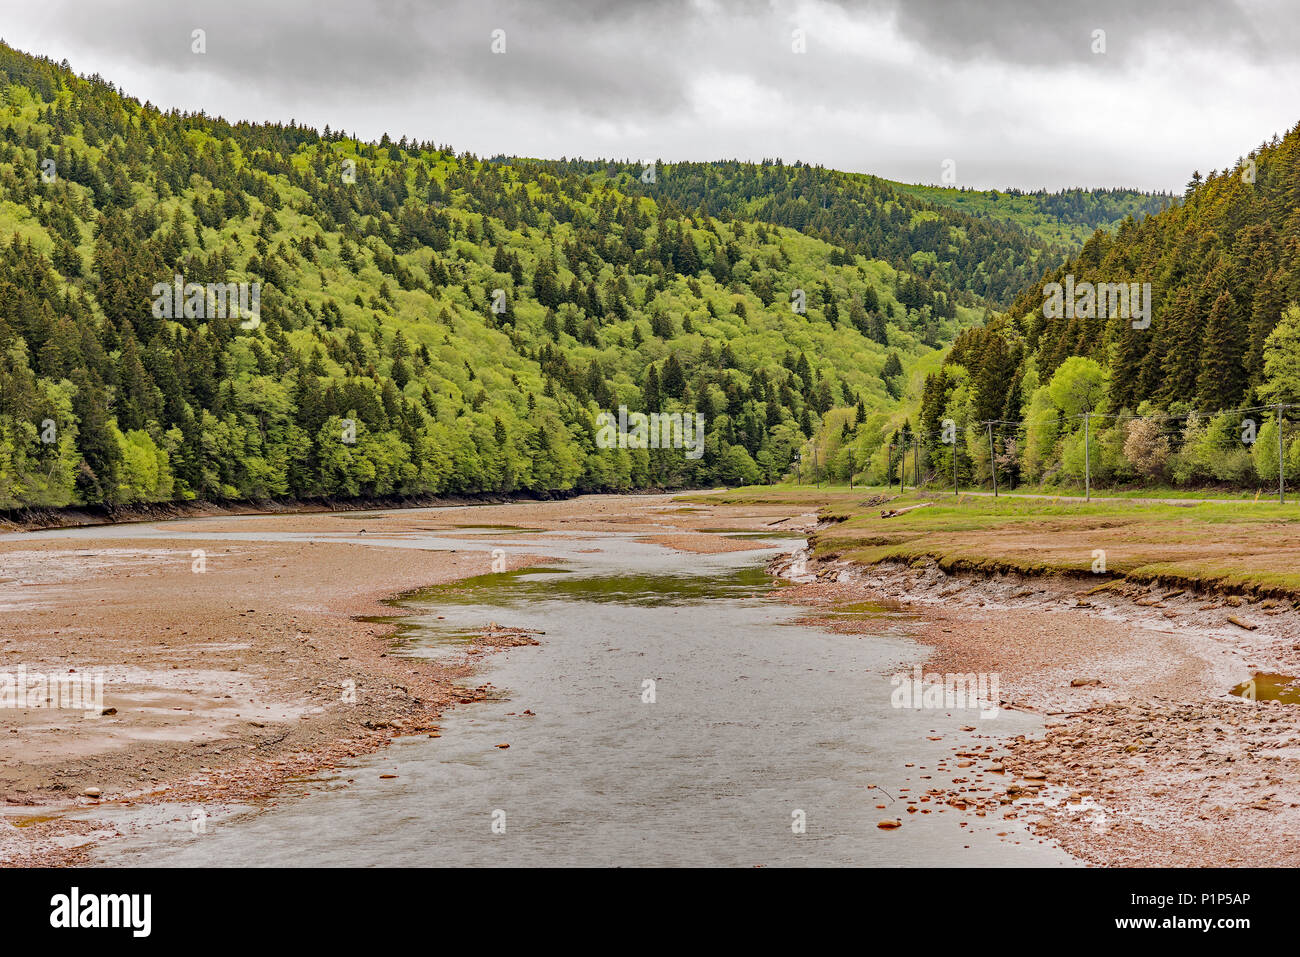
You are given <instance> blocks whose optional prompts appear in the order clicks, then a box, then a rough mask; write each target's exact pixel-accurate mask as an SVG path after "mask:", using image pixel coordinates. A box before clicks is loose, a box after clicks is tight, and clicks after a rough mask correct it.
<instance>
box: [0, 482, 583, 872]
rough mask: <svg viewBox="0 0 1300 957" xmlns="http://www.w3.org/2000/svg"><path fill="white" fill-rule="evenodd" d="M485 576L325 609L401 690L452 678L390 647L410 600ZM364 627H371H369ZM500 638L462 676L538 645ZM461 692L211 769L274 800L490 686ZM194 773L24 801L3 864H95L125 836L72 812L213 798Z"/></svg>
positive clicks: (534, 561) (515, 565)
mask: <svg viewBox="0 0 1300 957" xmlns="http://www.w3.org/2000/svg"><path fill="white" fill-rule="evenodd" d="M488 504H500V503H488ZM237 514H270V513H237ZM557 561H561V559H557V558H555V557H553V556H547V555H540V554H530V555H517V556H512V559H511V561H510V564H509V568H508V570H509V571H516V570H519V569H523V568H530V567H536V566H538V565H546V564H550V563H552V562H557ZM480 574H482V573H481V572H480V571H475V570H466V571H465V573H464V574H460V575H456V576H454V577H452V578H450V579H446V580H443V581H426V582H423V583H420V584H416V585H411V586H407V587H403V588H400V589H398V590H396V591H393V592H391V593H387V594H385V595H382V596H374V595H367V594H366V593H365V589H364V588H363V587H361V586H358V588H357V589H356V590H355V591H353V592H350V593H348V594H344V595H340V596H339V597H338V598H337V600H336V601H335V602H333V603H332V604H331V605H329V606H327V609H326V610H327V611H329V612H330V613H332V614H336V615H338V616H339V617H340V618H342V619H346V620H347V621H348V622H349V625H350V627H351V630H352V631H353V634H352V635H351V639H350V640H351V641H352V642H353V643H355V644H356V645H368V646H370V649H371V650H378V651H379V654H378V655H377V659H376V660H377V661H379V662H382V665H380V667H381V668H382V669H383V670H384V671H385V672H386V674H385V675H384V677H386V678H387V679H389V680H390V681H392V682H393V687H402V686H401V685H400V684H399V682H400V681H409V677H410V675H411V674H412V669H420V670H422V671H425V672H427V674H426V675H425V677H428V678H430V679H435V680H436V679H441V678H443V677H445V676H443V675H439V674H436V673H435V672H437V671H438V670H439V669H441V668H443V667H444V666H443V665H442V663H440V662H437V661H434V660H429V659H423V658H418V657H408V656H400V655H392V654H390V653H389V652H391V650H392V644H393V640H394V639H395V638H396V637H399V633H400V632H401V630H402V629H403V628H404V627H407V619H408V618H410V617H411V616H413V615H415V614H417V613H418V612H417V609H415V608H414V607H410V606H409V605H408V604H407V603H408V602H410V601H411V600H413V599H416V598H418V597H419V596H420V595H421V594H422V593H424V592H426V591H428V590H429V589H430V588H436V587H439V586H442V585H449V584H453V583H456V582H462V581H467V580H469V579H471V578H474V577H477V576H478V575H480ZM356 601H368V602H370V603H372V604H376V605H379V606H382V607H383V608H384V612H383V614H381V615H373V614H348V613H347V612H346V611H344V610H343V609H344V608H346V606H348V605H350V604H352V603H354V602H356ZM362 626H365V628H364V630H363V628H362ZM505 631H506V632H510V633H513V632H515V629H505ZM499 638H500V635H499V634H497V633H493V634H492V635H489V634H488V633H485V634H484V635H483V636H482V639H483V640H480V641H475V642H472V643H471V645H470V648H471V649H473V650H472V652H471V654H472V655H473V656H474V657H473V666H472V668H470V669H468V670H466V671H464V672H463V673H462V674H460V675H459V676H457V677H459V678H471V677H473V676H475V675H477V674H478V673H479V672H481V671H482V669H483V667H484V666H485V665H486V663H487V661H488V660H489V659H490V657H491V655H492V654H493V653H495V652H499V651H503V650H505V649H506V648H508V647H514V646H515V645H516V644H534V645H535V644H538V643H539V642H537V641H536V640H535V639H529V640H523V641H519V642H509V641H506V642H503V641H500V640H494V639H499ZM372 666H374V663H372ZM458 692H459V697H457V698H454V699H451V700H446V701H429V702H418V701H417V703H416V704H417V706H416V707H415V708H414V709H409V710H408V711H406V712H405V713H400V714H399V713H396V712H397V711H398V710H400V708H401V706H402V705H403V704H406V703H407V702H397V703H395V704H394V703H392V702H388V704H390V705H392V708H391V710H392V711H393V713H389V714H387V715H386V716H381V717H377V718H376V717H374V716H372V717H367V718H362V719H360V721H359V723H357V724H353V725H351V726H349V729H348V731H347V735H346V736H344V735H343V734H342V733H340V734H338V735H336V736H335V737H333V738H331V739H330V740H328V741H326V742H324V743H322V744H320V745H317V746H316V747H313V748H310V749H307V750H302V751H296V752H294V753H293V754H292V757H290V758H286V757H285V753H284V751H282V750H278V749H277V750H272V751H270V752H269V753H264V754H258V755H257V756H256V757H254V758H252V759H242V760H239V759H237V760H234V761H229V762H222V761H220V760H214V761H213V762H212V764H213V767H212V769H211V773H213V774H216V775H224V776H225V777H227V778H230V777H233V778H235V779H236V780H235V782H234V783H233V784H230V785H226V784H223V785H222V786H221V787H222V791H221V800H222V802H224V803H226V804H229V805H241V804H248V803H252V802H257V801H263V800H267V799H271V798H274V797H276V796H277V795H279V794H280V793H281V792H282V791H283V790H284V789H285V788H287V787H288V786H289V785H291V784H292V783H294V781H295V779H298V778H301V777H303V776H305V775H312V774H316V773H319V772H321V771H327V770H333V769H335V768H336V767H337V766H338V765H339V764H340V763H341V762H342V761H346V760H349V759H355V758H362V757H366V756H368V755H373V754H376V753H378V752H380V751H383V750H384V749H386V748H387V747H388V746H389V745H390V744H392V742H393V741H394V740H396V739H397V738H401V737H405V736H410V735H415V734H429V735H430V736H432V737H436V736H438V734H439V728H438V726H437V722H439V721H441V720H442V719H443V717H444V716H445V715H446V713H447V712H448V711H450V710H451V709H452V708H454V707H455V706H456V705H458V704H468V703H472V702H475V701H479V700H483V699H484V698H485V697H486V696H487V691H486V690H485V687H484V686H479V687H476V688H470V687H464V688H463V689H458ZM235 740H239V739H235ZM285 750H289V749H285ZM239 757H240V758H242V756H239ZM194 777H195V775H194V774H193V773H190V772H186V771H184V770H183V769H175V770H172V771H170V772H166V771H165V772H163V777H162V778H161V781H160V783H159V784H158V785H156V786H154V787H152V788H151V789H149V790H147V791H139V792H126V793H123V794H121V795H120V796H118V797H116V798H114V799H113V800H111V801H104V802H103V803H102V804H101V803H100V802H99V801H98V800H94V801H92V802H91V803H86V801H85V799H84V798H78V797H76V796H73V797H69V798H67V799H64V800H47V801H45V802H41V803H34V804H31V805H22V806H21V810H22V814H21V818H30V819H31V820H32V821H34V822H36V823H35V824H34V826H30V827H28V826H24V825H23V824H21V823H20V824H19V825H18V828H19V829H20V830H22V831H24V832H25V833H24V834H22V835H21V836H22V837H25V838H27V839H28V843H30V844H31V845H33V846H31V847H29V848H22V847H21V846H18V847H14V848H13V849H11V850H6V851H0V868H26V867H85V866H90V865H92V864H93V861H92V858H91V854H92V852H93V851H94V849H95V848H96V847H98V846H99V845H100V844H103V843H105V842H106V841H109V840H112V839H113V838H114V837H117V836H120V834H119V833H118V832H116V830H115V829H114V828H112V826H111V825H104V826H97V822H95V821H94V819H93V818H90V819H77V820H72V819H70V818H67V817H66V815H67V813H68V812H70V811H75V810H93V809H94V808H96V807H104V806H117V807H138V806H141V805H151V804H154V805H156V804H174V803H200V804H201V803H211V802H212V800H213V798H212V794H211V791H212V785H211V784H209V783H207V782H203V781H200V782H196V781H195V780H194ZM21 818H20V820H21ZM8 820H9V819H8V818H0V821H8ZM76 833H81V834H88V835H93V836H92V838H91V839H90V840H89V841H86V842H85V843H79V844H76V845H74V846H67V845H66V843H65V844H62V845H61V844H60V843H59V842H57V841H56V840H51V838H57V837H59V836H65V835H67V834H76Z"/></svg>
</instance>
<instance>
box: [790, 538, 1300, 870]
mask: <svg viewBox="0 0 1300 957" xmlns="http://www.w3.org/2000/svg"><path fill="white" fill-rule="evenodd" d="M771 570H772V571H774V573H777V574H782V575H784V576H785V577H788V578H790V579H792V580H793V581H795V582H798V584H797V586H796V587H794V588H791V589H789V590H787V591H786V592H785V593H784V597H785V598H786V599H787V600H790V601H793V602H796V603H801V604H807V605H810V606H813V608H814V609H816V610H814V611H812V612H811V614H810V616H809V620H810V621H812V622H815V623H817V624H820V625H822V626H823V627H827V628H830V629H832V630H837V631H850V632H851V631H855V630H860V629H861V628H862V627H863V623H861V622H854V621H852V620H846V619H845V618H844V617H843V616H841V615H836V614H828V613H827V611H829V610H831V609H834V608H835V607H837V606H842V605H845V604H852V603H855V602H862V601H881V602H886V603H891V604H892V605H894V606H895V607H898V608H901V609H906V610H908V611H910V612H912V613H914V614H916V615H917V616H918V617H919V620H920V622H919V626H918V627H917V629H916V630H915V635H914V636H915V637H916V638H917V639H918V640H920V641H922V642H923V643H925V644H927V645H929V646H930V648H931V654H930V657H929V659H928V660H927V662H926V663H925V666H924V671H925V672H926V673H927V674H928V675H932V676H934V677H942V676H945V675H951V674H957V675H965V674H972V673H982V674H990V673H991V674H996V675H997V676H998V677H999V679H1000V698H1001V706H1002V707H1004V708H1015V709H1019V710H1025V711H1030V712H1033V713H1036V714H1039V715H1041V716H1042V717H1043V719H1044V721H1045V730H1044V734H1042V735H1036V736H1032V737H1025V736H1019V737H1016V738H1014V739H1011V740H1006V741H1002V742H999V743H998V744H997V745H996V746H976V745H974V744H973V743H972V744H967V745H964V746H957V747H955V748H954V750H955V751H956V754H955V755H954V767H957V768H961V769H962V772H961V775H960V776H954V778H953V782H954V783H953V785H952V786H947V787H938V788H935V789H934V793H933V794H932V795H930V799H931V800H934V801H938V802H942V803H945V804H951V805H954V806H958V807H962V808H964V809H968V810H971V811H973V812H974V813H978V814H980V815H981V816H984V815H1000V816H1002V817H1004V818H1008V819H1013V820H1014V819H1020V820H1028V821H1029V822H1030V823H1031V826H1032V827H1033V829H1034V831H1035V832H1036V833H1037V834H1039V835H1041V836H1044V837H1047V838H1050V839H1053V840H1055V841H1057V842H1059V843H1060V845H1061V846H1062V847H1063V848H1064V849H1065V850H1066V851H1068V852H1069V853H1071V854H1072V855H1074V856H1075V857H1077V858H1079V859H1080V860H1082V861H1085V862H1088V863H1091V864H1096V865H1105V866H1179V867H1188V866H1295V865H1296V864H1298V863H1300V706H1297V705H1294V704H1284V703H1281V702H1278V701H1269V700H1262V699H1263V698H1265V697H1266V696H1267V695H1268V693H1269V691H1270V689H1269V688H1268V687H1267V686H1266V685H1265V684H1264V682H1263V681H1261V682H1259V683H1258V690H1257V692H1256V698H1255V699H1254V700H1251V699H1249V698H1248V697H1242V696H1240V694H1233V693H1232V691H1233V690H1234V689H1238V690H1241V686H1242V685H1243V683H1245V682H1248V681H1250V680H1251V679H1252V678H1253V676H1254V675H1256V674H1258V673H1266V674H1280V675H1295V674H1300V614H1297V613H1296V611H1295V609H1294V608H1293V607H1292V606H1291V605H1290V603H1283V602H1278V601H1274V600H1272V599H1269V598H1263V597H1254V598H1251V597H1248V596H1241V595H1231V594H1223V593H1221V592H1218V591H1214V590H1209V589H1207V590H1205V591H1202V592H1198V591H1196V590H1193V589H1189V588H1187V587H1185V586H1181V585H1172V586H1162V585H1159V584H1157V583H1141V584H1139V583H1134V582H1126V581H1122V580H1111V581H1104V582H1102V583H1101V584H1100V585H1098V583H1096V582H1095V581H1088V580H1087V579H1086V578H1079V577H1075V576H1064V575H1050V576H1024V575H1019V574H1014V573H992V574H981V573H974V574H972V573H969V572H966V573H956V574H954V573H950V572H949V571H945V570H944V569H943V568H940V567H939V566H938V565H937V564H936V563H924V564H922V563H917V564H915V565H908V564H901V563H892V564H881V565H874V566H862V565H858V564H855V563H852V562H848V561H844V560H841V559H838V558H828V559H823V560H820V561H812V560H809V561H807V563H806V565H804V566H802V567H800V566H795V567H793V568H792V567H791V562H790V561H789V560H782V561H778V562H776V563H774V564H773V566H772V569H771ZM800 572H802V574H800ZM823 609H825V610H823ZM1247 687H1248V688H1249V687H1251V686H1250V685H1247ZM977 775H978V776H980V780H981V781H982V782H984V783H983V784H982V786H980V787H979V788H975V787H973V786H968V785H969V781H970V779H971V777H972V776H977Z"/></svg>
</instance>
